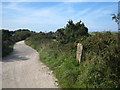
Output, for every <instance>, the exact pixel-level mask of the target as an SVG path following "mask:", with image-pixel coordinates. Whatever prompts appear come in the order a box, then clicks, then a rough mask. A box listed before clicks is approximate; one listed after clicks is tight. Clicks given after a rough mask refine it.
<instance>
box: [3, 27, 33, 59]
mask: <svg viewBox="0 0 120 90" xmlns="http://www.w3.org/2000/svg"><path fill="white" fill-rule="evenodd" d="M1 32H2V57H4V56H7V55H9V54H10V53H11V52H12V51H13V45H14V44H15V42H17V41H21V40H25V39H26V38H27V37H29V36H30V35H31V34H32V33H33V32H30V31H29V30H27V29H19V30H16V31H9V30H4V29H2V30H1Z"/></svg>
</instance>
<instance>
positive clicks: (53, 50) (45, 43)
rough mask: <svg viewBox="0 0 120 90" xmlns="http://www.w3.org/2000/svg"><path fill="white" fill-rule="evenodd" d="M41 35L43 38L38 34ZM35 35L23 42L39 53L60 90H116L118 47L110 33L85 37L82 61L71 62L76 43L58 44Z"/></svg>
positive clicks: (116, 40)
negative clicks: (99, 89)
mask: <svg viewBox="0 0 120 90" xmlns="http://www.w3.org/2000/svg"><path fill="white" fill-rule="evenodd" d="M42 34H44V35H42ZM46 35H47V34H45V33H39V34H35V35H33V36H32V37H29V38H28V39H27V40H26V43H27V44H28V45H30V46H32V47H33V48H35V49H36V50H37V51H38V52H39V53H40V60H41V61H42V62H44V63H45V64H46V65H47V66H48V67H49V68H50V69H52V70H53V71H54V74H55V76H56V78H57V79H58V83H59V85H60V87H62V88H118V87H120V84H119V83H120V82H119V78H120V77H119V76H120V73H119V71H118V70H119V68H120V67H119V64H120V60H119V54H120V52H119V48H118V40H119V38H118V37H117V35H113V34H111V32H105V33H99V32H95V34H94V35H92V36H89V37H85V38H84V39H83V40H81V39H77V40H78V41H79V42H81V43H82V44H83V46H84V49H85V55H84V58H85V61H83V62H81V63H80V65H79V64H78V63H77V62H76V60H75V54H76V50H75V47H76V42H75V43H72V42H69V43H67V44H61V43H59V41H56V40H55V39H54V40H53V39H52V38H50V37H47V36H46Z"/></svg>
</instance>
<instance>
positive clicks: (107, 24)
mask: <svg viewBox="0 0 120 90" xmlns="http://www.w3.org/2000/svg"><path fill="white" fill-rule="evenodd" d="M0 8H2V10H1V11H0V13H1V15H2V16H1V18H0V19H2V25H0V26H1V27H0V29H8V30H17V29H29V30H32V31H36V32H40V31H43V32H49V31H56V30H57V29H59V28H63V27H65V26H66V24H67V21H68V20H73V22H74V23H76V22H78V21H80V20H81V21H82V22H84V24H85V26H86V27H88V29H89V32H93V31H108V30H109V31H117V28H118V26H117V24H116V23H115V22H114V21H113V20H112V16H111V14H113V13H115V14H116V13H118V3H117V2H2V3H1V4H0Z"/></svg>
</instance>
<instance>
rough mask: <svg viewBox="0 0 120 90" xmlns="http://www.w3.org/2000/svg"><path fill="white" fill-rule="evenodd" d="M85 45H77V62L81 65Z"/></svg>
mask: <svg viewBox="0 0 120 90" xmlns="http://www.w3.org/2000/svg"><path fill="white" fill-rule="evenodd" d="M82 51H83V45H82V44H81V43H78V44H77V52H76V60H77V61H78V62H79V63H80V62H81V57H82Z"/></svg>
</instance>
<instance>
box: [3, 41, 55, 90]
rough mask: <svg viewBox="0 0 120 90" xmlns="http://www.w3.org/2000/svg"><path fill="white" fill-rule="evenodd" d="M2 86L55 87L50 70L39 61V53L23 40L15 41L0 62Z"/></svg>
mask: <svg viewBox="0 0 120 90" xmlns="http://www.w3.org/2000/svg"><path fill="white" fill-rule="evenodd" d="M2 87H3V88H57V86H56V84H55V78H54V76H53V74H52V73H51V71H50V70H49V69H48V68H47V67H46V66H45V65H44V64H42V63H41V62H40V61H39V54H38V52H36V51H35V50H34V49H32V48H31V47H29V46H27V45H25V44H24V41H20V42H17V43H16V44H15V46H14V51H13V52H12V53H11V55H10V56H8V57H6V58H3V62H2Z"/></svg>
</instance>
